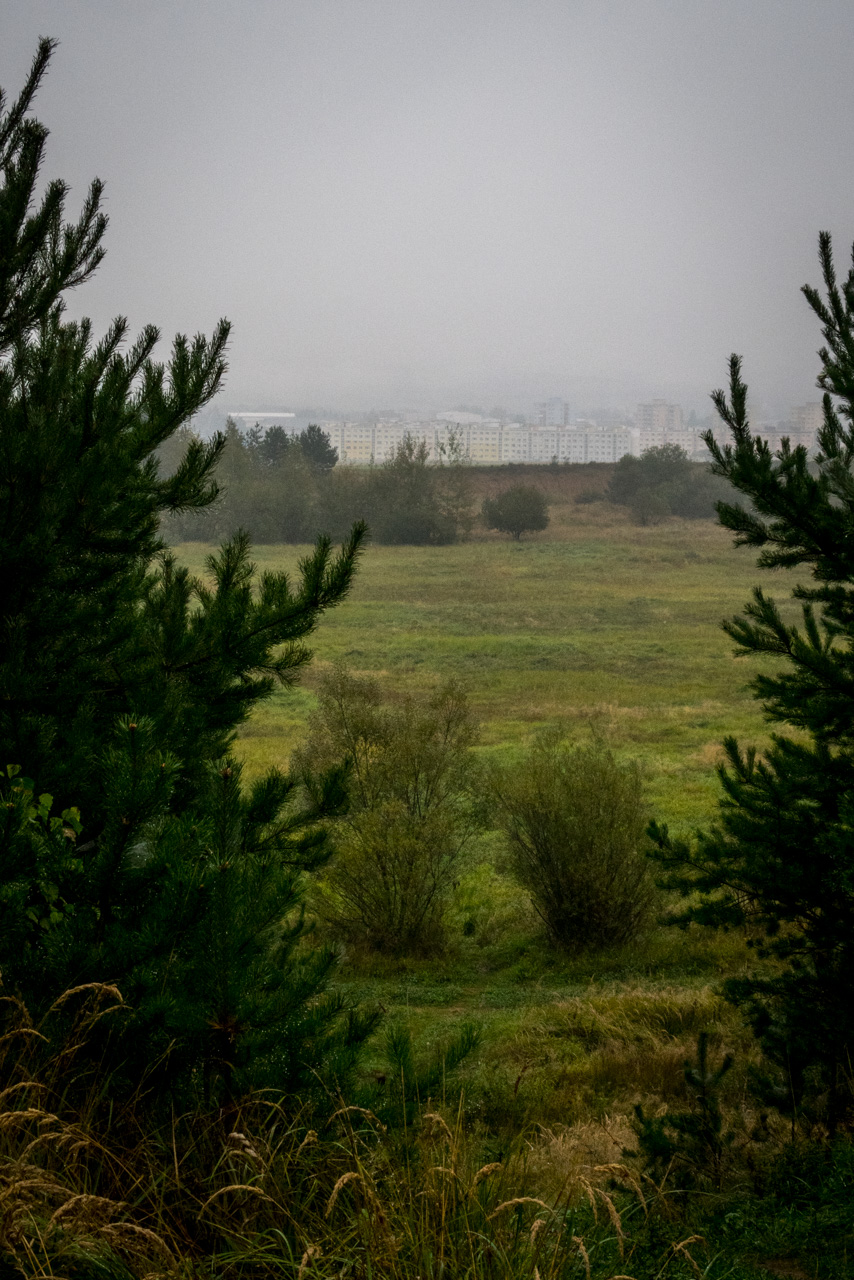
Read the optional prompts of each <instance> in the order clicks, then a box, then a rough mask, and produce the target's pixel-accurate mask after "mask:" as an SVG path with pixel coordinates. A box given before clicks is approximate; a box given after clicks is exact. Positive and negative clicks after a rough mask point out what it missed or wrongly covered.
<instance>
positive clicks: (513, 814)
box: [493, 732, 655, 951]
mask: <svg viewBox="0 0 854 1280" xmlns="http://www.w3.org/2000/svg"><path fill="white" fill-rule="evenodd" d="M493 795H494V798H495V803H496V808H497V812H498V818H499V824H500V826H501V829H502V830H503V833H504V839H505V841H506V845H507V850H508V853H509V855H510V862H511V866H512V868H513V871H514V873H515V875H516V877H517V879H518V880H519V883H520V884H521V885H523V886H524V888H525V889H527V890H528V892H529V893H530V895H531V901H532V902H533V904H534V907H535V909H536V911H537V913H538V914H539V916H540V917H541V919H542V921H543V923H544V924H545V926H546V928H547V930H548V932H549V934H550V936H551V937H552V939H553V940H554V941H555V942H556V943H557V944H558V946H560V947H562V948H564V949H565V950H568V951H579V950H585V949H588V948H601V947H605V946H609V945H612V944H615V943H621V942H628V941H630V940H631V939H632V938H634V937H636V936H637V935H638V934H639V933H640V932H641V931H642V929H643V928H644V926H645V925H647V924H648V923H649V919H650V914H651V910H652V906H653V903H654V898H655V895H654V890H653V886H652V883H651V879H650V876H649V867H648V863H647V859H646V856H645V851H644V846H645V836H644V832H645V827H646V823H647V820H648V812H647V807H646V804H645V802H644V798H643V787H642V782H641V776H640V771H639V769H638V767H637V765H636V764H634V763H633V762H629V763H626V764H622V763H620V762H619V761H618V760H617V759H616V758H615V756H614V754H613V752H611V751H610V750H609V749H608V748H607V747H606V746H605V745H604V744H603V743H601V742H595V741H594V742H593V743H592V744H591V745H589V746H571V745H570V744H569V743H568V742H566V740H565V739H564V738H563V736H562V735H561V734H560V733H558V732H552V733H546V734H544V735H543V736H542V737H541V738H539V739H538V741H537V742H536V743H535V744H534V746H533V748H532V749H531V751H530V752H529V754H528V756H527V757H526V758H525V759H524V760H523V761H522V762H521V764H519V765H517V766H515V767H510V768H506V769H503V770H501V771H500V772H498V773H497V774H496V775H495V777H494V785H493Z"/></svg>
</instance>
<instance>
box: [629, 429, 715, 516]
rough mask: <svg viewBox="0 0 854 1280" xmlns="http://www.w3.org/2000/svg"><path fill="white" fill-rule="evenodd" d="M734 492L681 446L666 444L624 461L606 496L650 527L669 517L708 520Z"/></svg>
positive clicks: (630, 456)
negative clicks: (718, 505)
mask: <svg viewBox="0 0 854 1280" xmlns="http://www.w3.org/2000/svg"><path fill="white" fill-rule="evenodd" d="M731 492H732V491H731V489H730V487H729V485H727V484H726V483H725V482H724V481H723V480H721V479H720V478H719V477H718V476H716V475H713V474H712V472H711V470H710V469H709V467H707V466H703V465H702V464H700V463H696V462H692V461H691V459H690V458H689V457H688V454H687V453H686V452H685V450H684V449H683V448H682V447H681V446H680V445H678V444H665V445H660V446H659V447H658V448H653V449H645V450H644V452H643V454H642V455H641V456H640V457H639V458H636V457H634V456H633V455H631V454H626V456H625V457H623V458H621V459H620V461H619V462H618V463H617V465H616V466H615V467H614V473H613V475H612V476H611V481H610V484H609V485H608V488H607V490H606V492H605V495H604V496H605V497H607V499H608V501H609V502H615V503H618V504H619V505H620V506H625V507H628V508H629V509H630V510H631V513H632V516H633V518H634V519H635V520H636V522H637V523H638V524H642V525H647V524H660V523H661V522H662V520H666V519H667V518H668V516H682V517H684V518H685V519H688V520H703V519H705V520H709V519H711V518H712V517H713V516H714V514H715V503H717V502H722V501H726V500H727V498H729V497H730V496H731Z"/></svg>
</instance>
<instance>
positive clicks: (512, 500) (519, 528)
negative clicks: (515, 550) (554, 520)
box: [481, 484, 549, 541]
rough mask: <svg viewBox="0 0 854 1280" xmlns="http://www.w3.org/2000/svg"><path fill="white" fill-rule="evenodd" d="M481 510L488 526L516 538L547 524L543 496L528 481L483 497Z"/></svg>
mask: <svg viewBox="0 0 854 1280" xmlns="http://www.w3.org/2000/svg"><path fill="white" fill-rule="evenodd" d="M481 511H482V514H483V521H484V524H485V525H486V527H487V529H498V531H499V532H500V533H511V534H512V535H513V537H514V538H515V539H516V540H517V541H518V540H519V538H521V536H522V534H523V533H528V532H535V531H536V530H539V529H545V528H546V527H547V525H548V523H549V504H548V499H547V498H546V495H545V494H544V493H543V492H542V490H541V489H537V488H535V487H534V486H533V485H528V484H517V485H514V486H513V488H512V489H505V490H504V492H503V493H499V494H498V495H497V497H495V498H485V499H484V503H483V507H482V508H481Z"/></svg>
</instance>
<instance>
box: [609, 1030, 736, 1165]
mask: <svg viewBox="0 0 854 1280" xmlns="http://www.w3.org/2000/svg"><path fill="white" fill-rule="evenodd" d="M732 1064H733V1059H732V1056H731V1055H730V1054H727V1055H726V1057H725V1058H724V1059H723V1061H722V1062H721V1064H720V1066H719V1067H716V1068H715V1067H712V1066H711V1065H710V1063H709V1037H708V1034H707V1033H706V1032H705V1031H702V1032H701V1033H700V1035H699V1037H698V1039H697V1061H696V1063H692V1062H690V1061H687V1062H686V1063H685V1084H686V1086H687V1088H688V1092H689V1096H690V1103H691V1105H690V1108H689V1109H688V1110H687V1111H668V1112H666V1113H665V1114H664V1115H659V1116H648V1115H646V1114H645V1112H644V1109H643V1107H642V1106H641V1104H640V1103H638V1104H637V1105H636V1106H635V1118H634V1123H633V1128H634V1130H635V1133H636V1134H637V1139H638V1147H639V1151H638V1152H626V1154H627V1155H639V1156H640V1158H641V1160H642V1162H643V1165H644V1170H645V1172H646V1173H648V1174H649V1175H650V1177H651V1178H652V1179H653V1181H655V1182H656V1183H658V1184H659V1186H660V1185H662V1184H663V1183H664V1182H665V1180H666V1181H667V1182H668V1184H669V1185H671V1186H673V1185H675V1186H678V1187H683V1188H686V1189H687V1188H688V1187H695V1186H697V1185H698V1184H699V1185H702V1184H704V1183H711V1184H712V1185H713V1186H717V1187H720V1185H721V1181H722V1177H723V1172H724V1163H725V1157H726V1153H727V1151H728V1150H729V1148H730V1147H731V1146H732V1142H733V1134H732V1132H730V1131H726V1130H725V1129H724V1121H723V1114H722V1112H721V1103H720V1089H721V1084H722V1083H723V1081H724V1079H725V1077H726V1076H727V1074H728V1073H729V1071H730V1070H731V1068H732Z"/></svg>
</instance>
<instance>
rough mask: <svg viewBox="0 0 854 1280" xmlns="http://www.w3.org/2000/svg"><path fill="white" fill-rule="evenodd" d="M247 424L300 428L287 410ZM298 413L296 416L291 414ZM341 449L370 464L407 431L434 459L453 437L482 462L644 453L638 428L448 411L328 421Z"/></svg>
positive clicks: (350, 458) (348, 459)
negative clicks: (537, 422)
mask: <svg viewBox="0 0 854 1280" xmlns="http://www.w3.org/2000/svg"><path fill="white" fill-rule="evenodd" d="M232 416H233V417H234V418H235V420H236V421H237V422H238V425H240V426H241V427H242V428H250V427H252V426H254V425H255V423H256V422H258V423H259V424H260V425H261V426H262V427H267V426H274V425H275V426H282V427H284V429H285V430H286V431H290V432H291V433H292V434H298V431H299V428H298V427H296V426H294V425H293V424H290V425H289V424H288V421H287V415H284V414H259V413H241V414H233V415H232ZM291 416H293V415H291ZM319 425H320V426H321V427H322V428H323V430H324V431H325V432H326V433H327V435H328V436H329V440H330V443H331V444H332V447H333V448H334V449H337V450H338V457H339V459H340V461H341V462H342V463H344V464H349V465H351V466H367V465H368V464H369V463H371V462H375V463H381V462H384V461H385V460H386V459H387V458H391V457H393V456H394V454H395V451H396V450H397V449H398V448H399V447H400V445H401V444H402V443H403V441H404V440H405V439H406V437H407V436H410V437H412V438H413V439H414V440H416V441H424V442H425V443H426V445H427V449H428V453H429V455H430V457H431V458H437V457H438V456H439V452H440V448H441V446H442V445H443V444H447V443H448V441H449V440H450V439H451V437H453V438H454V439H455V440H457V441H458V442H459V445H460V451H461V453H462V455H463V457H467V458H468V460H469V461H470V462H472V463H474V464H480V465H481V466H485V465H488V464H490V463H492V464H495V463H502V462H504V463H512V462H534V463H541V464H547V463H550V462H553V461H557V462H576V463H578V462H580V463H584V462H618V461H619V459H620V458H622V457H623V456H624V455H625V454H627V453H631V454H639V453H640V446H639V439H640V435H639V432H638V430H637V429H636V428H633V427H628V426H620V427H596V426H594V425H593V424H592V423H584V424H581V425H578V426H573V427H561V426H555V427H538V426H527V425H523V424H522V423H519V422H511V423H503V424H502V423H500V422H498V421H497V420H495V419H489V418H480V417H478V415H476V414H462V413H460V414H453V415H451V414H447V415H443V417H442V418H439V419H432V420H430V421H403V419H398V420H391V419H387V418H383V419H381V420H379V421H377V422H342V421H331V422H330V421H324V422H321V423H320V424H319Z"/></svg>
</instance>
